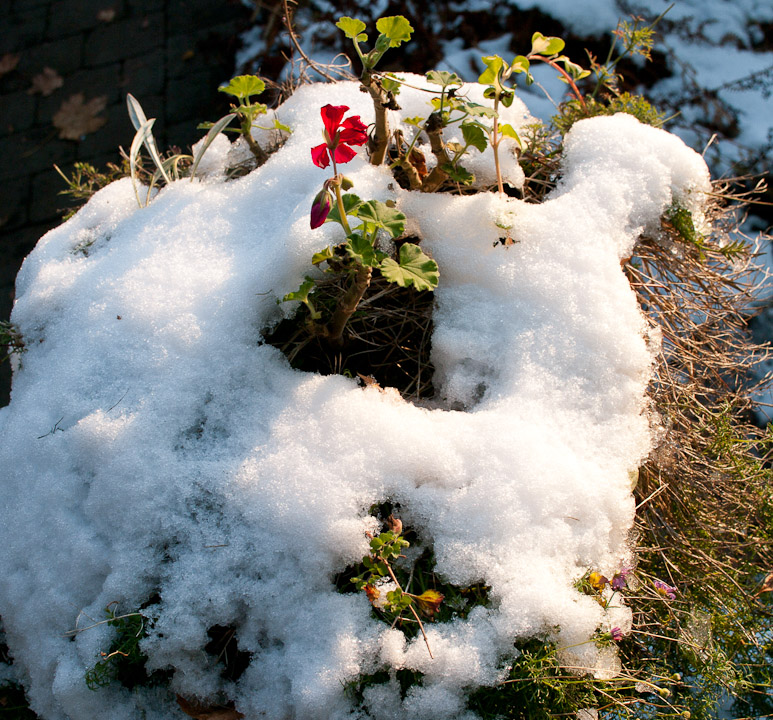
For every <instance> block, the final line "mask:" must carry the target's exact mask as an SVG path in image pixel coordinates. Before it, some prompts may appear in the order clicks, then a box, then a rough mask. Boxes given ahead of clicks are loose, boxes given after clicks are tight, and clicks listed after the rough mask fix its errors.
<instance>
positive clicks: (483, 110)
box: [460, 88, 496, 117]
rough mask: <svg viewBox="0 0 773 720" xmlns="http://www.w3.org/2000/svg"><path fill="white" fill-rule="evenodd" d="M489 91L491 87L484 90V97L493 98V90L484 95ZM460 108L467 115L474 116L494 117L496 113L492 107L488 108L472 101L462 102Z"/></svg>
mask: <svg viewBox="0 0 773 720" xmlns="http://www.w3.org/2000/svg"><path fill="white" fill-rule="evenodd" d="M490 91H491V88H488V89H487V90H485V91H484V93H483V95H484V97H491V98H492V99H493V97H494V93H493V92H491V94H490V95H486V93H487V92H490ZM460 109H461V110H464V111H465V112H466V113H467V114H468V115H473V116H474V117H494V115H496V113H495V112H494V108H490V107H488V106H486V105H479V104H478V103H474V102H465V103H462V105H461V107H460Z"/></svg>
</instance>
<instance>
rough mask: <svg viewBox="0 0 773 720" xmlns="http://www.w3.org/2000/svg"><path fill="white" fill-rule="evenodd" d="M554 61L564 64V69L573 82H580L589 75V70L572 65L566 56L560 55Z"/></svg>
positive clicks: (575, 64)
mask: <svg viewBox="0 0 773 720" xmlns="http://www.w3.org/2000/svg"><path fill="white" fill-rule="evenodd" d="M556 60H557V61H558V62H561V63H563V64H564V69H565V70H566V72H568V73H569V74H570V75H571V76H572V79H574V80H582V79H583V78H586V77H588V76H589V75H590V70H585V69H583V67H582V65H578V64H577V63H573V62H572V61H571V60H570V59H569V58H568V57H566V55H562V56H561V57H560V58H556ZM564 79H565V78H564Z"/></svg>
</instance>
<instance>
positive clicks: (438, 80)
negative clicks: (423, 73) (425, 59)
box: [427, 70, 462, 88]
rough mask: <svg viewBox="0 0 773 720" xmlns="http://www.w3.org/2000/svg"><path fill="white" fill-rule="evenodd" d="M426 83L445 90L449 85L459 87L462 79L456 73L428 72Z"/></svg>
mask: <svg viewBox="0 0 773 720" xmlns="http://www.w3.org/2000/svg"><path fill="white" fill-rule="evenodd" d="M427 82H431V83H432V84H433V85H441V86H442V87H444V88H447V87H448V86H449V85H461V84H462V78H460V77H459V76H458V75H457V74H456V73H452V72H446V71H445V70H430V71H429V72H428V73H427Z"/></svg>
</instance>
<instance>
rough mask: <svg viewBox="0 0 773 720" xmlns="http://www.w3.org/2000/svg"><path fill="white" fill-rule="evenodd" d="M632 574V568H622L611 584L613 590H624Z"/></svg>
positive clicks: (613, 577)
mask: <svg viewBox="0 0 773 720" xmlns="http://www.w3.org/2000/svg"><path fill="white" fill-rule="evenodd" d="M630 574H631V568H627V567H624V568H621V569H620V570H618V572H616V573H615V574H614V575H613V576H612V580H611V582H610V583H609V585H610V587H611V588H612V589H613V590H622V589H623V588H625V586H626V581H627V578H628V576H629V575H630Z"/></svg>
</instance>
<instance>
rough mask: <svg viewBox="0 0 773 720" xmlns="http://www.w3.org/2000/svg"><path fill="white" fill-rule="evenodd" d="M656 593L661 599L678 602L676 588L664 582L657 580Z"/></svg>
mask: <svg viewBox="0 0 773 720" xmlns="http://www.w3.org/2000/svg"><path fill="white" fill-rule="evenodd" d="M655 592H656V593H657V594H658V595H660V596H661V597H664V598H668V599H669V600H676V588H675V587H671V586H670V585H666V583H664V582H663V581H662V580H655Z"/></svg>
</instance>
